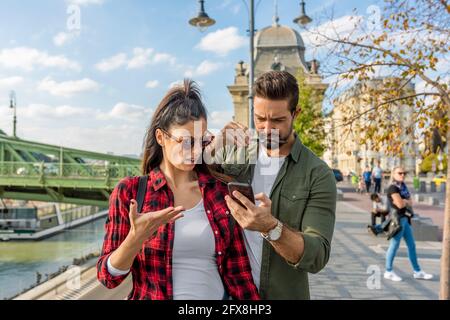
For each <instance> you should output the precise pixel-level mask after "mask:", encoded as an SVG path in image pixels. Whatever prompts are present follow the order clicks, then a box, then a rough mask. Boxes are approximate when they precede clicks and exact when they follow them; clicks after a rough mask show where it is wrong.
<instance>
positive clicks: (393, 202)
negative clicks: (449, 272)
mask: <svg viewBox="0 0 450 320" xmlns="http://www.w3.org/2000/svg"><path fill="white" fill-rule="evenodd" d="M405 176H406V171H405V170H404V168H403V167H395V168H394V169H393V170H392V175H391V177H392V181H391V185H390V186H389V188H388V190H387V199H388V203H389V207H390V208H391V215H394V214H395V215H396V216H398V221H399V222H398V224H399V226H400V227H399V228H398V230H397V231H396V232H397V233H396V234H395V235H394V236H393V237H392V238H391V239H390V244H389V248H388V250H387V252H386V271H385V273H384V278H385V279H388V280H392V281H402V278H401V277H400V276H398V275H397V274H396V273H395V272H394V270H393V264H394V258H395V255H396V254H397V251H398V248H399V247H400V241H401V240H402V238H403V239H405V242H406V246H407V247H408V257H409V260H410V262H411V265H412V268H413V271H414V273H413V277H414V278H415V279H424V280H430V279H432V278H433V275H432V274H428V273H426V272H425V271H423V270H422V269H421V268H420V266H419V263H418V261H417V253H416V243H415V240H414V235H413V230H412V227H411V217H412V215H413V211H412V199H411V194H410V193H409V190H408V188H407V186H406V184H405ZM393 210H395V212H393ZM391 218H392V217H391Z"/></svg>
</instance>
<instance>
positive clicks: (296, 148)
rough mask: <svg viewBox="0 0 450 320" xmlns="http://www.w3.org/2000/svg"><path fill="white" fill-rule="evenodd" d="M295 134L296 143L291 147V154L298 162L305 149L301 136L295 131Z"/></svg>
mask: <svg viewBox="0 0 450 320" xmlns="http://www.w3.org/2000/svg"><path fill="white" fill-rule="evenodd" d="M294 136H295V142H294V145H293V146H292V148H291V152H290V154H289V156H290V157H291V158H292V160H294V162H296V163H297V162H298V160H299V159H300V154H301V153H302V149H303V143H302V142H301V141H300V138H299V137H298V135H297V133H294Z"/></svg>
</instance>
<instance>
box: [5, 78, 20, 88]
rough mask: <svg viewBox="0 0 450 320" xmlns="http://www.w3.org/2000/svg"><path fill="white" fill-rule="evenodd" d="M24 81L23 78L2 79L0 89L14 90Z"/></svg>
mask: <svg viewBox="0 0 450 320" xmlns="http://www.w3.org/2000/svg"><path fill="white" fill-rule="evenodd" d="M23 80H24V79H23V78H22V77H9V78H0V88H6V89H9V88H11V89H12V87H14V86H17V85H19V84H21V83H22V82H23Z"/></svg>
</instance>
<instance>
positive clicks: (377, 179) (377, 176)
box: [372, 161, 383, 193]
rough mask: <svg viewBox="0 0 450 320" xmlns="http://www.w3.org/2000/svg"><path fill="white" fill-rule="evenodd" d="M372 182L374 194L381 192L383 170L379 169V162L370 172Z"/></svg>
mask: <svg viewBox="0 0 450 320" xmlns="http://www.w3.org/2000/svg"><path fill="white" fill-rule="evenodd" d="M372 177H373V182H374V184H375V189H374V191H373V192H374V193H380V192H381V181H382V180H383V170H382V169H381V167H380V161H378V162H377V165H376V166H375V167H374V168H373V170H372Z"/></svg>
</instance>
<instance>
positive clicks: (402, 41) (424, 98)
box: [308, 0, 450, 300]
mask: <svg viewBox="0 0 450 320" xmlns="http://www.w3.org/2000/svg"><path fill="white" fill-rule="evenodd" d="M376 8H377V7H375V9H376ZM375 11H376V10H375ZM374 16H375V17H376V15H374ZM379 17H380V19H373V20H372V21H371V23H365V22H367V21H364V19H363V18H362V16H355V17H354V18H353V19H354V28H353V30H352V31H351V32H347V33H345V34H342V32H339V30H338V27H336V26H333V25H332V24H328V28H327V29H326V30H322V29H321V28H316V30H314V29H312V30H308V31H309V33H310V36H311V35H312V36H314V37H315V40H316V41H317V44H316V45H317V47H318V48H322V49H323V48H326V49H327V57H332V58H333V59H329V61H332V62H333V63H329V62H327V61H324V62H325V64H326V68H328V69H327V70H326V71H325V73H328V74H327V75H328V76H332V77H334V79H335V80H334V84H333V86H332V87H333V88H334V89H335V92H337V94H339V88H340V87H342V85H343V83H347V84H348V83H354V82H357V83H359V84H361V85H362V86H365V85H366V84H367V81H368V80H371V79H374V78H376V77H377V76H378V77H380V75H381V76H382V78H383V79H385V80H386V81H384V83H383V85H381V86H366V87H365V89H366V90H367V91H368V92H369V93H370V94H368V98H367V99H366V105H367V106H368V107H367V108H363V109H362V110H361V109H359V110H358V109H357V110H348V112H347V113H345V112H344V116H343V117H342V119H340V123H339V124H335V125H337V126H343V127H345V128H347V130H351V131H353V132H355V131H356V134H360V135H361V137H362V139H363V141H364V140H366V141H370V142H371V143H373V147H374V149H377V148H380V147H383V148H386V150H387V151H388V152H390V153H392V154H399V153H402V152H404V147H405V145H406V144H407V143H408V141H404V140H402V132H403V131H402V130H404V128H402V127H401V124H402V119H401V118H397V119H395V118H393V116H394V115H396V114H398V113H397V112H396V111H397V109H398V108H399V106H400V105H401V106H407V108H408V109H409V115H410V119H411V121H412V122H411V123H412V124H413V125H412V126H410V127H408V128H406V130H407V133H413V134H414V136H415V137H416V139H422V140H423V139H427V140H430V139H431V140H432V143H430V145H432V146H431V147H429V149H430V150H429V152H436V151H438V150H440V151H443V148H444V147H445V145H447V153H448V152H449V147H448V141H449V140H450V134H449V132H450V130H448V126H449V119H450V91H449V86H450V76H449V70H450V68H449V54H450V53H449V52H450V4H449V3H448V1H446V0H434V1H433V0H416V1H407V0H385V5H384V8H383V10H382V12H380V14H379ZM322 70H324V69H322ZM410 84H415V90H414V91H412V90H403V89H404V88H406V87H407V86H409V85H410ZM362 117H364V118H365V119H366V121H367V122H366V123H367V125H366V126H365V127H363V128H355V127H354V126H353V124H354V123H355V121H356V120H357V119H360V118H362ZM446 159H447V186H449V187H448V188H447V193H446V201H445V217H444V236H443V246H442V260H441V289H440V298H441V299H446V300H449V299H450V166H449V165H448V161H449V160H450V156H448V154H447V157H446Z"/></svg>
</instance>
